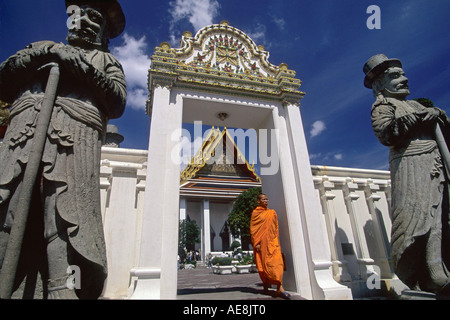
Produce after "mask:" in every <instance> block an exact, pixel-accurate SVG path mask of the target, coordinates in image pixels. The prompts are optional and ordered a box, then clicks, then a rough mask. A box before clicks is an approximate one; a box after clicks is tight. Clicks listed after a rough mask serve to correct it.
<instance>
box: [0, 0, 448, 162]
mask: <svg viewBox="0 0 450 320" xmlns="http://www.w3.org/2000/svg"><path fill="white" fill-rule="evenodd" d="M120 2H121V4H122V7H123V10H124V13H125V16H126V19H127V25H126V28H125V32H124V33H123V34H122V35H121V36H120V37H118V38H116V39H113V40H112V41H111V44H110V49H111V51H112V52H113V53H114V54H115V55H116V56H117V57H118V58H119V60H120V61H121V62H122V64H123V66H124V69H125V73H126V77H127V82H128V88H129V92H128V104H127V108H126V111H125V113H124V115H123V116H122V117H121V118H120V119H117V120H112V121H111V123H113V124H116V125H117V126H118V127H119V131H120V133H122V134H123V135H124V136H125V141H124V142H123V143H122V145H121V146H122V147H125V148H135V149H147V147H148V134H149V128H150V117H149V116H147V115H146V114H145V111H144V108H145V106H144V102H145V97H146V95H147V89H146V85H147V70H148V68H149V67H150V56H151V55H152V53H153V50H154V48H155V47H156V46H158V45H159V44H160V43H161V42H163V41H168V42H171V43H172V44H173V46H175V47H177V46H178V41H179V39H180V37H181V34H182V33H183V32H184V31H191V32H192V33H193V34H195V33H196V32H197V31H198V30H199V29H200V28H202V27H204V26H206V25H209V24H212V23H219V22H220V21H222V20H228V21H229V23H230V25H231V26H233V27H236V28H238V29H240V30H242V31H244V32H246V33H247V34H248V35H250V37H252V39H253V40H254V41H255V42H256V44H257V45H263V46H264V47H265V49H266V50H267V51H269V53H270V57H269V61H270V62H271V63H272V64H274V65H279V64H280V63H282V62H284V63H287V64H288V66H289V69H292V70H295V71H296V72H297V76H296V77H297V78H300V79H301V80H302V81H303V84H302V87H301V90H302V91H304V92H306V96H305V97H304V98H303V99H302V101H301V106H300V111H301V115H302V118H303V126H304V128H305V135H306V139H307V145H308V150H309V153H310V159H311V164H316V165H327V166H340V167H351V168H363V169H383V170H386V169H388V161H387V159H388V150H387V148H386V147H384V146H382V145H381V144H380V143H379V142H378V140H377V139H376V138H375V136H374V134H373V132H372V128H371V123H370V107H371V105H372V103H373V100H374V98H373V96H372V93H371V91H370V90H368V89H366V88H365V87H364V86H363V78H364V74H363V72H362V67H363V65H364V63H365V61H366V60H367V59H368V58H369V57H371V56H372V55H374V54H377V53H385V54H386V55H387V56H389V57H395V58H399V59H401V60H402V62H403V66H404V70H405V72H406V76H407V77H408V78H409V84H410V90H411V95H410V98H411V99H413V98H419V97H427V98H429V99H431V100H433V101H434V103H435V105H436V106H438V107H440V108H442V109H444V110H445V111H447V113H448V112H450V63H449V62H450V32H449V31H450V19H449V18H448V15H449V13H450V0H428V1H426V0H395V1H393V0H389V1H387V0H383V1H375V0H370V1H366V0H353V1H350V0H315V1H312V0H309V1H306V0H305V1H301V0H280V1H273V0H272V1H267V0H257V1H256V0H239V1H237V0H173V1H150V0H149V1H144V0H122V1H120ZM370 5H377V6H378V7H379V8H380V9H381V29H373V30H371V29H368V28H367V26H366V21H367V19H368V18H369V17H370V14H368V13H367V12H366V11H367V8H368V7H369V6H370ZM66 20H67V16H66V14H65V6H64V1H62V0H45V1H35V0H21V1H17V0H0V60H1V61H4V60H5V59H7V58H8V57H9V56H10V55H12V54H14V53H15V52H16V51H18V50H20V49H22V48H23V47H25V46H26V45H27V44H29V43H31V42H34V41H40V40H53V41H56V42H65V37H66V32H67V28H66Z"/></svg>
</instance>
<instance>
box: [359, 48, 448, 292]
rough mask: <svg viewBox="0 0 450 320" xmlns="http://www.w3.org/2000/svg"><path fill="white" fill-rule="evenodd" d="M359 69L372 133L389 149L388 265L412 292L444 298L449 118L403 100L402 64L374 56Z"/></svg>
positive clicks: (405, 82) (405, 86) (405, 85)
mask: <svg viewBox="0 0 450 320" xmlns="http://www.w3.org/2000/svg"><path fill="white" fill-rule="evenodd" d="M363 70H364V73H365V75H366V76H365V79H364V85H365V86H366V87H367V88H369V89H372V90H373V94H374V96H375V99H376V100H375V102H374V104H373V106H372V113H371V118H372V128H373V131H374V133H375V135H376V137H377V138H378V140H379V141H380V142H381V143H382V144H383V145H385V146H388V147H389V166H390V172H391V183H392V195H391V197H392V202H391V213H390V214H391V219H392V234H391V258H392V265H393V267H394V270H395V273H396V274H397V276H398V277H399V279H400V280H401V281H402V282H403V283H404V284H405V285H407V286H408V287H409V288H410V289H412V290H418V291H425V292H431V293H435V294H445V295H447V294H449V292H450V273H449V267H450V256H449V253H450V242H449V241H450V237H449V236H450V233H449V213H450V210H449V176H448V172H450V171H449V169H450V166H449V164H450V162H448V161H446V160H448V159H447V157H448V147H447V144H446V143H445V140H443V136H444V135H442V133H444V134H446V133H448V132H449V125H450V120H449V118H448V117H447V116H446V114H445V112H444V111H443V110H441V109H439V108H436V107H433V106H425V105H423V104H421V103H419V102H418V101H415V100H406V97H407V96H408V95H409V94H410V91H409V87H408V79H407V78H406V77H405V72H404V70H403V69H402V63H401V61H400V60H398V59H388V58H387V57H386V55H384V54H377V55H375V56H373V57H371V58H370V59H369V60H368V61H367V62H366V64H365V65H364V69H363Z"/></svg>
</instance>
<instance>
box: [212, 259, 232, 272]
mask: <svg viewBox="0 0 450 320" xmlns="http://www.w3.org/2000/svg"><path fill="white" fill-rule="evenodd" d="M231 261H232V259H231V258H230V257H214V258H213V259H212V266H213V267H212V269H213V273H215V274H231V273H232V269H233V266H232V264H231Z"/></svg>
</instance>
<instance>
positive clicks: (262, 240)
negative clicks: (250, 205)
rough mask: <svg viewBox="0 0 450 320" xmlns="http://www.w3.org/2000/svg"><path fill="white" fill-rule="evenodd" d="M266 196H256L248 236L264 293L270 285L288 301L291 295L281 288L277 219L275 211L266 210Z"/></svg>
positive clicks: (282, 265) (281, 269) (282, 266)
mask: <svg viewBox="0 0 450 320" xmlns="http://www.w3.org/2000/svg"><path fill="white" fill-rule="evenodd" d="M268 203H269V199H268V197H267V195H265V194H260V195H258V207H256V209H255V210H253V212H252V217H251V220H250V235H251V240H252V245H253V252H254V257H255V263H256V267H257V268H258V273H259V276H260V277H261V280H262V282H263V286H264V291H265V292H268V291H269V286H270V285H272V284H273V285H276V286H277V291H276V292H277V295H279V296H281V297H283V298H286V299H289V298H290V297H291V295H290V294H289V293H288V292H286V291H285V290H284V288H283V285H282V282H283V270H284V263H283V258H282V256H281V248H280V243H279V241H278V238H279V232H278V219H277V213H276V212H275V210H272V209H269V208H267V205H268Z"/></svg>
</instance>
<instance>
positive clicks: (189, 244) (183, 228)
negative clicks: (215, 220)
mask: <svg viewBox="0 0 450 320" xmlns="http://www.w3.org/2000/svg"><path fill="white" fill-rule="evenodd" d="M178 232H179V233H178V254H179V255H180V258H181V260H182V261H184V260H185V259H186V252H189V251H191V250H195V244H196V243H198V242H200V228H199V226H198V225H197V223H196V222H195V220H192V221H186V220H182V221H180V225H179V230H178Z"/></svg>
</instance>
